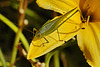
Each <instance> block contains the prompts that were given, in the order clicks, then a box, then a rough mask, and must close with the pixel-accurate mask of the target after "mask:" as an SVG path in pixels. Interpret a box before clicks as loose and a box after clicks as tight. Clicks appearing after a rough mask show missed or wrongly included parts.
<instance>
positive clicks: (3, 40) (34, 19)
mask: <svg viewBox="0 0 100 67" xmlns="http://www.w3.org/2000/svg"><path fill="white" fill-rule="evenodd" d="M18 5H19V1H18V0H0V13H1V14H2V15H4V16H5V17H6V18H8V19H9V20H10V21H12V22H13V23H14V24H15V25H16V26H17V25H18V18H19V12H18ZM56 15H60V14H59V13H56V12H54V11H51V10H45V9H42V8H40V7H39V6H38V5H37V4H36V1H35V0H29V3H28V7H27V10H26V15H25V19H27V20H28V21H29V23H28V25H27V26H25V28H26V29H28V30H30V31H33V28H36V29H37V30H38V29H39V28H41V26H42V25H43V24H44V23H45V22H46V21H47V20H49V19H52V18H53V17H55V16H56ZM26 29H23V34H24V35H25V37H26V38H27V40H28V42H29V43H30V42H31V40H32V38H33V33H30V32H29V31H27V30H26ZM14 38H15V32H13V30H11V29H10V28H9V27H8V26H7V25H6V24H5V23H3V22H2V21H1V20H0V48H1V50H2V52H3V54H4V58H5V59H6V61H7V62H10V60H11V53H12V47H13V43H14ZM75 38H76V37H75ZM64 45H69V46H67V47H64V48H63V49H61V50H59V59H60V65H61V67H64V64H65V65H67V67H90V66H89V65H88V64H87V63H86V60H85V58H84V56H83V54H82V52H81V51H80V49H79V47H78V46H77V41H76V40H73V39H71V40H70V41H68V43H65V44H64ZM70 45H71V46H70ZM55 50H56V49H55ZM64 56H65V57H64ZM37 59H38V60H39V61H40V62H45V56H41V57H39V58H37ZM0 64H1V62H0ZM15 66H16V67H31V64H30V62H29V61H27V59H26V58H24V57H23V56H20V53H19V51H18V53H17V59H16V63H15ZM50 67H54V60H53V58H52V59H51V60H50Z"/></svg>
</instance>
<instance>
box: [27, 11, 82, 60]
mask: <svg viewBox="0 0 100 67" xmlns="http://www.w3.org/2000/svg"><path fill="white" fill-rule="evenodd" d="M77 17H80V15H79V12H78V13H76V14H75V15H73V17H71V19H73V20H71V19H70V20H68V22H65V23H63V24H62V25H61V26H60V27H59V28H58V32H59V36H58V32H57V30H55V31H54V32H53V33H51V34H49V35H47V36H45V38H46V39H47V40H48V41H49V43H45V42H46V40H45V39H44V38H41V39H38V40H35V41H32V42H31V44H30V49H29V52H28V56H27V58H28V59H31V58H36V57H39V56H41V55H44V54H46V53H48V52H49V51H51V50H53V49H55V48H56V47H59V46H61V45H62V44H63V43H64V41H68V40H69V39H71V38H72V37H74V36H75V35H76V34H77V30H78V29H79V28H80V25H79V24H80V23H81V21H79V18H78V19H75V18H77ZM76 20H78V21H79V22H74V21H76ZM72 21H73V22H72ZM61 33H65V34H61ZM59 37H60V40H64V41H59ZM43 43H45V44H44V46H43V45H42V46H40V47H37V46H34V45H38V46H39V45H41V44H43Z"/></svg>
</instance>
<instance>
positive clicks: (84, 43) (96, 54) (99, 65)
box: [77, 22, 100, 67]
mask: <svg viewBox="0 0 100 67" xmlns="http://www.w3.org/2000/svg"><path fill="white" fill-rule="evenodd" d="M84 27H85V29H82V30H80V31H79V33H78V35H77V39H78V45H79V47H80V49H81V50H82V52H83V54H84V56H85V58H86V59H87V62H88V63H89V65H91V66H92V67H100V22H90V23H89V25H85V24H84Z"/></svg>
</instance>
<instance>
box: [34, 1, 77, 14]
mask: <svg viewBox="0 0 100 67" xmlns="http://www.w3.org/2000/svg"><path fill="white" fill-rule="evenodd" d="M36 2H37V4H38V5H39V6H40V7H42V8H44V9H50V10H54V11H56V12H59V13H61V14H64V13H66V12H67V11H69V10H71V9H73V8H75V7H77V5H76V3H74V1H73V0H37V1H36Z"/></svg>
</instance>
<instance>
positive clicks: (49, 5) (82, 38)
mask: <svg viewBox="0 0 100 67" xmlns="http://www.w3.org/2000/svg"><path fill="white" fill-rule="evenodd" d="M37 4H38V5H39V6H40V7H42V8H45V9H50V10H54V11H56V12H59V13H61V14H65V13H66V12H68V11H69V10H71V9H73V8H75V7H78V9H79V10H80V12H77V13H76V14H75V15H73V16H72V17H71V18H70V19H69V20H68V21H67V22H65V23H64V24H63V25H61V26H60V27H59V28H58V30H59V32H60V34H59V36H60V37H61V40H65V41H68V40H69V39H71V38H72V37H73V36H75V35H77V40H78V46H79V47H80V49H81V51H82V52H83V54H84V56H85V58H86V59H87V62H88V63H89V65H91V66H92V67H100V17H99V15H100V12H99V11H100V0H37ZM68 22H70V23H68ZM75 29H77V30H76V31H75ZM72 31H74V32H72ZM68 32H70V33H69V34H67V33H68ZM71 32H72V33H71ZM61 33H62V34H61ZM63 33H66V34H63ZM57 35H58V33H57V31H54V32H53V33H51V34H49V35H47V36H45V38H47V39H48V40H49V41H50V42H49V43H48V44H45V46H44V47H36V46H33V45H32V44H37V45H40V44H42V43H44V42H46V40H45V39H44V38H41V39H38V40H36V41H32V43H31V46H30V50H29V53H28V59H30V58H35V57H38V56H41V55H44V54H45V53H47V52H49V51H51V50H53V49H54V48H56V47H58V46H60V45H62V44H63V43H64V42H63V41H59V39H58V36H57Z"/></svg>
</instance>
